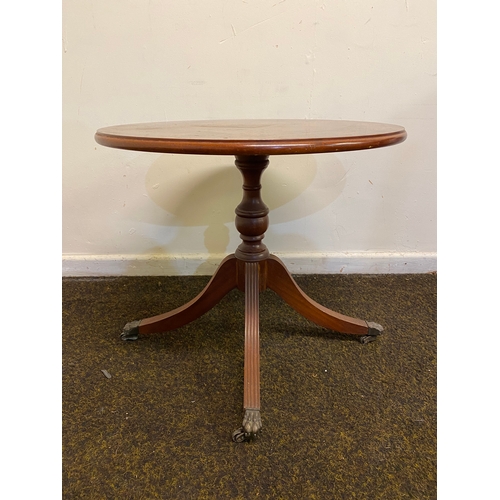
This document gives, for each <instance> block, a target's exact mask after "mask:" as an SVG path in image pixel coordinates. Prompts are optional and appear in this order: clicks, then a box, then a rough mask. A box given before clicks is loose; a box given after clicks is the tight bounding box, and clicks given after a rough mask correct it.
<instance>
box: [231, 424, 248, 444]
mask: <svg viewBox="0 0 500 500" xmlns="http://www.w3.org/2000/svg"><path fill="white" fill-rule="evenodd" d="M249 437H250V436H249V434H248V433H246V432H245V429H243V427H240V428H239V429H237V430H235V431H234V432H233V436H232V439H233V442H235V443H244V442H245V441H248V439H249Z"/></svg>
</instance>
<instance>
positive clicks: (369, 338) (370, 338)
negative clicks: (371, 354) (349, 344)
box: [359, 335, 377, 344]
mask: <svg viewBox="0 0 500 500" xmlns="http://www.w3.org/2000/svg"><path fill="white" fill-rule="evenodd" d="M376 339H377V337H376V336H375V335H364V336H363V337H360V338H359V341H360V342H361V343H362V344H369V343H370V342H373V341H375V340H376Z"/></svg>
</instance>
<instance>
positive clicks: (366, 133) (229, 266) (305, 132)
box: [95, 119, 406, 442]
mask: <svg viewBox="0 0 500 500" xmlns="http://www.w3.org/2000/svg"><path fill="white" fill-rule="evenodd" d="M405 139H406V131H405V129H404V128H403V127H401V126H398V125H390V124H385V123H373V122H359V121H346V120H305V119H303V120H206V121H177V122H158V123H139V124H131V125H117V126H112V127H106V128H102V129H99V130H98V131H97V132H96V134H95V140H96V141H97V142H98V143H99V144H101V145H103V146H108V147H112V148H119V149H129V150H134V151H147V152H155V153H179V154H197V155H200V154H201V155H232V156H235V157H236V161H235V164H236V167H237V168H238V170H239V171H240V172H241V174H242V177H243V185H242V189H243V197H242V201H241V203H240V204H239V205H238V206H237V207H236V210H235V212H236V218H235V225H236V228H237V230H238V231H239V233H240V237H241V240H242V243H241V244H240V245H239V246H238V248H237V249H236V251H235V253H234V254H231V255H229V256H227V257H226V258H225V259H224V260H223V261H222V262H221V264H220V265H219V267H218V269H217V271H216V272H215V274H214V275H213V276H212V278H211V280H210V281H209V283H208V284H207V286H206V287H205V288H204V289H203V290H202V291H201V293H200V294H199V295H198V296H197V297H195V298H194V299H193V300H191V301H190V302H188V303H187V304H185V305H183V306H181V307H179V308H177V309H174V310H173V311H169V312H167V313H165V314H160V315H158V316H153V317H151V318H144V319H140V320H136V321H132V322H130V323H127V324H126V325H125V327H124V329H123V332H122V334H121V338H122V339H123V340H136V339H137V338H138V336H139V335H142V334H148V333H157V332H165V331H168V330H172V329H175V328H179V327H181V326H183V325H185V324H187V323H189V322H191V321H193V320H195V319H196V318H198V317H200V316H201V315H202V314H204V313H205V312H207V311H208V310H210V309H211V308H212V307H214V306H215V305H216V304H217V303H218V302H219V301H220V300H221V299H222V298H223V297H224V296H225V295H226V294H227V293H228V292H229V291H231V290H233V289H234V288H238V289H239V290H241V291H242V292H244V293H245V358H244V359H245V361H244V394H243V407H244V417H243V426H242V427H241V428H240V429H238V430H236V431H235V432H234V433H233V440H234V441H236V442H241V441H246V440H248V439H251V438H252V437H254V436H255V435H256V434H257V432H258V431H259V430H260V429H261V428H262V421H261V415H260V366H259V292H261V291H263V290H266V289H268V288H269V289H271V290H273V291H275V292H276V293H277V294H278V295H280V296H281V297H282V298H283V299H284V300H285V301H286V302H287V303H288V304H289V305H290V306H292V307H293V308H294V309H295V310H296V311H298V312H299V313H300V314H302V315H303V316H304V317H306V318H308V319H309V320H311V321H313V322H315V323H316V324H318V325H320V326H323V327H325V328H328V329H330V330H334V331H336V332H340V333H345V334H352V335H357V336H359V338H360V340H361V342H362V343H368V342H370V341H372V340H374V339H375V338H376V337H377V336H378V335H380V334H381V333H382V331H383V328H382V327H381V326H380V325H379V324H378V323H374V322H370V321H365V320H361V319H357V318H352V317H348V316H344V315H343V314H340V313H338V312H335V311H332V310H330V309H327V308H326V307H324V306H322V305H321V304H318V303H317V302H315V301H314V300H312V299H311V298H310V297H308V296H307V295H306V294H305V293H304V292H303V291H302V290H301V289H300V287H299V286H298V285H297V283H296V282H295V280H294V279H293V278H292V276H291V275H290V273H289V272H288V270H287V269H286V267H285V265H284V264H283V263H282V262H281V260H280V259H278V258H277V257H276V256H274V255H271V254H270V253H269V250H268V249H267V247H266V245H265V244H264V243H263V241H262V240H263V238H264V235H265V232H266V230H267V228H268V225H269V219H268V213H269V209H268V207H267V206H266V205H265V203H264V201H263V200H262V198H261V184H260V180H261V175H262V172H263V171H264V169H265V168H266V167H267V166H268V164H269V156H272V155H291V154H313V153H333V152H339V151H355V150H362V149H372V148H380V147H384V146H391V145H394V144H398V143H400V142H403V141H404V140H405Z"/></svg>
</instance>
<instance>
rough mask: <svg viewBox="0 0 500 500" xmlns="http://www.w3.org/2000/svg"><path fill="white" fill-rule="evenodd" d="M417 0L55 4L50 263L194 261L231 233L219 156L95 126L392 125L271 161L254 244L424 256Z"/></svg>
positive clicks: (379, 265)
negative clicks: (108, 137) (392, 139)
mask: <svg viewBox="0 0 500 500" xmlns="http://www.w3.org/2000/svg"><path fill="white" fill-rule="evenodd" d="M435 10H436V5H435V0H419V1H418V2H414V1H411V0H397V1H396V0H374V1H372V2H365V1H359V0H337V1H333V0H325V1H316V0H307V1H306V0H282V1H280V0H269V1H266V0H246V1H245V0H240V1H237V0H232V1H229V0H205V1H201V0H198V1H195V0H185V1H183V2H174V1H172V0H170V1H169V0H106V1H105V2H97V1H93V0H79V1H78V2H73V1H69V0H63V56H62V57H63V59H62V60H63V273H64V274H65V275H100V274H101V275H105V274H211V273H212V272H213V270H214V269H215V266H216V264H217V263H218V262H219V261H220V259H221V258H222V256H223V255H225V254H226V253H232V252H233V251H234V249H235V248H236V246H237V245H238V244H239V237H238V234H237V232H236V230H235V229H234V226H233V218H234V208H235V206H236V205H237V203H238V202H239V200H240V198H241V194H240V174H239V172H238V171H237V170H236V169H235V168H234V166H233V163H232V161H233V159H232V157H208V156H183V155H159V154H153V153H139V152H133V151H121V150H117V149H109V148H105V147H102V146H99V145H98V144H96V143H95V142H94V137H93V136H94V133H95V131H96V129H98V128H100V127H104V126H108V125H115V124H122V123H134V122H147V121H161V120H190V119H217V118H320V119H349V120H368V121H379V122H388V123H395V124H399V125H403V126H404V127H405V128H406V129H407V131H408V139H407V140H406V142H404V143H402V144H400V145H397V146H393V147H388V148H383V149H379V150H371V151H360V152H349V153H339V154H323V155H311V156H282V157H272V158H271V164H270V166H269V168H268V169H267V171H266V172H265V173H264V177H263V183H264V189H263V197H264V200H265V202H266V203H267V204H268V206H269V207H270V209H271V212H270V221H271V225H270V228H269V230H268V232H267V233H266V238H265V242H266V244H267V246H268V247H269V248H270V250H271V251H272V252H273V253H275V254H277V255H279V256H280V257H282V258H283V259H284V260H285V262H286V263H287V265H288V266H289V268H290V270H291V271H292V272H298V273H300V272H316V273H321V272H371V273H377V272H427V271H431V270H434V269H435V268H436V253H435V252H436V26H435V24H436V15H435V14H436V13H435Z"/></svg>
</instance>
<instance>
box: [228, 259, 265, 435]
mask: <svg viewBox="0 0 500 500" xmlns="http://www.w3.org/2000/svg"><path fill="white" fill-rule="evenodd" d="M243 384H244V389H243V407H244V409H245V416H244V417H243V427H242V428H241V429H238V430H236V431H235V432H234V433H233V441H235V442H242V441H246V440H248V439H251V438H252V437H254V436H255V435H256V434H257V432H259V430H260V429H261V428H262V421H261V418H260V353H259V263H258V262H246V263H245V366H244V382H243Z"/></svg>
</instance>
